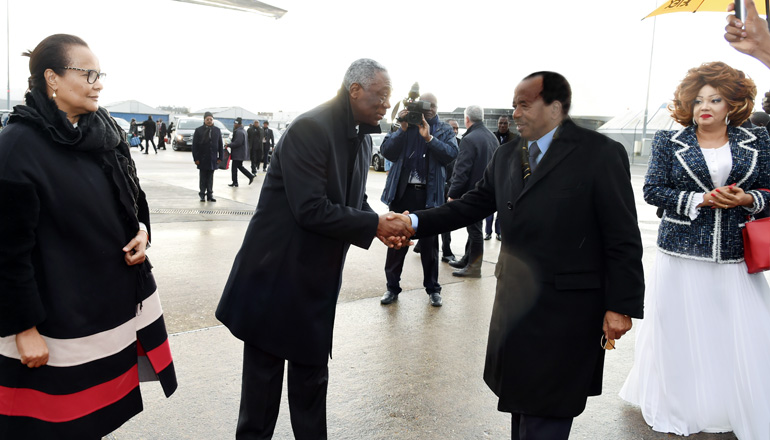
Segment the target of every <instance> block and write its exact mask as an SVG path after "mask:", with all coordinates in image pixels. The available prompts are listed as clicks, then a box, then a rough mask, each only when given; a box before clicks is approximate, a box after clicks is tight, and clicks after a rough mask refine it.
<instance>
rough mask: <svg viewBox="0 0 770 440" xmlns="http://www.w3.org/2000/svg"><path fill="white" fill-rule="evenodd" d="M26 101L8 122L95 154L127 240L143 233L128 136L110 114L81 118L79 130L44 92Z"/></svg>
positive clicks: (31, 93) (30, 95)
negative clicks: (117, 203) (140, 230)
mask: <svg viewBox="0 0 770 440" xmlns="http://www.w3.org/2000/svg"><path fill="white" fill-rule="evenodd" d="M25 100H26V105H17V106H16V107H14V109H13V113H12V114H11V116H10V118H9V121H8V122H9V123H15V122H23V123H26V124H30V125H34V126H35V127H37V128H38V129H40V130H41V131H43V132H45V133H46V134H47V135H48V137H49V138H50V139H51V141H53V143H54V144H56V146H57V147H63V148H68V149H70V150H73V151H80V152H87V153H91V154H93V155H94V156H95V157H96V159H97V161H98V162H99V164H100V165H101V168H102V171H104V173H105V175H106V176H107V180H108V181H109V182H110V184H111V186H112V190H113V191H112V192H113V195H114V197H115V198H116V199H117V200H118V202H119V205H120V206H121V208H122V209H123V211H124V215H123V216H122V217H123V218H124V227H125V229H126V231H125V232H126V238H127V239H131V238H133V237H134V236H135V235H136V232H137V231H138V230H139V219H138V211H139V209H138V205H137V199H138V197H139V191H140V189H139V179H138V178H137V176H136V167H135V165H134V161H133V160H131V155H130V152H129V146H128V143H127V142H126V138H125V134H124V133H123V132H122V131H121V130H120V128H119V127H118V125H117V124H116V122H115V120H114V119H112V117H111V116H110V114H109V112H108V111H107V110H105V109H103V108H101V107H99V109H98V110H97V111H95V112H93V113H87V114H84V115H82V116H80V118H79V119H78V124H77V126H73V125H72V124H71V123H70V122H69V120H68V119H67V115H66V114H65V113H64V112H63V111H61V110H59V108H58V107H57V106H56V102H54V101H53V100H52V99H50V98H48V96H46V95H45V94H44V93H43V92H41V91H39V90H37V89H32V90H31V91H29V92H27V94H26V95H25Z"/></svg>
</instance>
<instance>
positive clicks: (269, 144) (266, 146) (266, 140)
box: [262, 121, 275, 171]
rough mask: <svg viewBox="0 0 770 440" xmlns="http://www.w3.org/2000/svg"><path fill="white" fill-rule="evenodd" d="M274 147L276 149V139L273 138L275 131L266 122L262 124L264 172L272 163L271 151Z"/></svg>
mask: <svg viewBox="0 0 770 440" xmlns="http://www.w3.org/2000/svg"><path fill="white" fill-rule="evenodd" d="M273 147H275V137H273V130H272V129H271V128H270V124H269V123H268V122H267V121H265V122H263V123H262V154H263V155H264V157H263V159H264V161H263V162H262V171H267V165H268V163H270V150H271V149H272V148H273Z"/></svg>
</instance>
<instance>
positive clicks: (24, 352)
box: [16, 327, 48, 368]
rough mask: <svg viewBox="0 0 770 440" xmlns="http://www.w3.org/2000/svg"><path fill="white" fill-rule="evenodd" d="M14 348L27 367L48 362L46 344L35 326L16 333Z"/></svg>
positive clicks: (34, 366)
mask: <svg viewBox="0 0 770 440" xmlns="http://www.w3.org/2000/svg"><path fill="white" fill-rule="evenodd" d="M16 349H17V350H19V355H21V363H22V364H24V365H26V366H28V367H29V368H37V367H42V366H43V365H45V364H47V363H48V345H47V344H46V343H45V340H44V339H43V337H42V336H40V333H38V331H37V327H32V328H31V329H29V330H24V331H23V332H20V333H17V334H16Z"/></svg>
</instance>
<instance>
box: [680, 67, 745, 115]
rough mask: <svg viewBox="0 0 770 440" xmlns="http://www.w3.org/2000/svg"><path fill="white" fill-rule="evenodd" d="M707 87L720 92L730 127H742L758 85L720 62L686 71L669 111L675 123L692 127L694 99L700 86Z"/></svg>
mask: <svg viewBox="0 0 770 440" xmlns="http://www.w3.org/2000/svg"><path fill="white" fill-rule="evenodd" d="M705 85H709V86H711V87H713V88H715V89H717V91H718V92H719V95H720V96H721V97H722V99H724V100H725V102H726V103H727V115H728V116H727V117H728V119H729V120H730V125H732V126H735V127H737V126H739V125H741V124H743V123H744V122H745V121H746V120H747V119H749V117H750V116H751V113H752V112H753V111H754V97H755V96H756V95H757V86H756V85H755V84H754V81H753V80H752V79H751V78H748V77H747V76H746V75H745V74H744V73H743V72H741V71H740V70H737V69H733V68H732V67H730V66H728V65H727V64H725V63H723V62H721V61H715V62H713V63H703V64H701V65H700V66H699V67H693V68H692V69H690V70H688V71H687V75H685V77H684V79H683V80H682V82H681V83H680V84H679V85H678V86H677V88H676V91H675V92H674V102H673V103H672V104H669V106H668V109H669V111H670V112H671V117H672V118H674V120H676V122H678V123H680V124H682V125H684V126H685V127H688V126H690V125H694V124H695V123H694V122H693V116H694V115H693V107H694V101H695V98H696V97H697V96H698V92H700V89H702V88H703V86H705Z"/></svg>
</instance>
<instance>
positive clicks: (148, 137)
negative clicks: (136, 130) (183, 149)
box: [142, 115, 158, 154]
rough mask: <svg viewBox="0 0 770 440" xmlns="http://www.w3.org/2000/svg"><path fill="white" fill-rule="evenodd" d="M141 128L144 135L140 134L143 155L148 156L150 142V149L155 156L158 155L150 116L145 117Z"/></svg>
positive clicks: (153, 123) (154, 129) (153, 126)
mask: <svg viewBox="0 0 770 440" xmlns="http://www.w3.org/2000/svg"><path fill="white" fill-rule="evenodd" d="M142 126H143V127H144V133H142V136H144V154H148V153H149V152H150V142H152V149H153V150H155V154H158V147H157V146H156V145H155V139H153V138H154V137H155V131H156V128H155V122H154V121H153V120H152V115H148V116H147V120H146V121H144V122H142Z"/></svg>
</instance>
